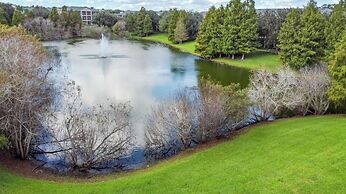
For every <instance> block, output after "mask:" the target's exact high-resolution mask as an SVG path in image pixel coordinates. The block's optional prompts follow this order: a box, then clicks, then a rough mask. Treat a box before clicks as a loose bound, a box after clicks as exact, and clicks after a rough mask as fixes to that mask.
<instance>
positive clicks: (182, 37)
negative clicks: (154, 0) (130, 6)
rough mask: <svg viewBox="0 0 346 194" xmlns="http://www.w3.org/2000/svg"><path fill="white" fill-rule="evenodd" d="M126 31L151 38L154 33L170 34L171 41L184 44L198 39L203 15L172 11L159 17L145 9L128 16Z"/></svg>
mask: <svg viewBox="0 0 346 194" xmlns="http://www.w3.org/2000/svg"><path fill="white" fill-rule="evenodd" d="M125 22H126V30H127V31H128V32H131V33H135V34H136V35H138V36H141V37H144V36H149V35H151V34H153V33H159V32H161V33H168V36H169V40H171V41H172V42H176V43H182V42H184V41H187V40H194V39H195V38H196V37H197V33H198V31H199V26H200V23H201V22H202V15H201V14H200V13H198V12H187V11H185V10H177V9H171V10H169V11H165V12H163V13H162V14H161V16H159V15H158V14H157V13H156V12H154V11H148V10H146V9H145V8H144V7H142V8H141V10H140V11H139V12H137V13H131V14H129V15H127V16H126V18H125Z"/></svg>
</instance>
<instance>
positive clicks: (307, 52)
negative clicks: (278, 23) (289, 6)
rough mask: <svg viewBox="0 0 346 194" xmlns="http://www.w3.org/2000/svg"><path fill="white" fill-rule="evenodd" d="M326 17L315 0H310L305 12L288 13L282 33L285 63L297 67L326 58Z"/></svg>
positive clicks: (280, 36)
mask: <svg viewBox="0 0 346 194" xmlns="http://www.w3.org/2000/svg"><path fill="white" fill-rule="evenodd" d="M325 26H326V18H325V17H324V16H323V14H322V13H321V12H320V11H319V9H318V7H317V4H316V2H315V1H313V0H310V1H309V3H308V5H307V7H306V8H305V10H304V12H303V14H301V15H300V14H299V10H293V11H291V13H289V14H288V16H287V18H286V21H285V22H284V24H283V26H282V28H281V30H280V34H279V42H280V45H279V47H280V49H281V50H280V56H281V59H282V61H283V63H284V64H287V65H290V66H291V67H294V68H296V69H300V68H302V67H305V66H309V65H313V64H316V63H318V62H321V61H324V60H325V54H326V52H325V47H326V38H325Z"/></svg>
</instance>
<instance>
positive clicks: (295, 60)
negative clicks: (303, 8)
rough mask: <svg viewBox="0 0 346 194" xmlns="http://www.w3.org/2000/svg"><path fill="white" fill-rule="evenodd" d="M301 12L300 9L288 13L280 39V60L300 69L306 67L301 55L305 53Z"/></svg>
mask: <svg viewBox="0 0 346 194" xmlns="http://www.w3.org/2000/svg"><path fill="white" fill-rule="evenodd" d="M300 17H301V12H300V10H299V9H293V10H292V11H291V12H290V13H288V15H287V17H286V20H285V22H284V23H283V25H282V27H281V30H280V33H279V36H278V39H279V45H278V46H279V48H280V52H279V55H280V58H281V60H282V62H283V64H285V65H289V66H291V67H296V68H300V67H301V66H303V65H304V63H305V61H304V60H303V58H302V56H300V55H301V53H302V52H305V49H304V47H303V46H302V45H301V41H300V37H301V28H302V26H301V23H300Z"/></svg>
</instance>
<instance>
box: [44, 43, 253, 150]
mask: <svg viewBox="0 0 346 194" xmlns="http://www.w3.org/2000/svg"><path fill="white" fill-rule="evenodd" d="M99 43H100V42H99V40H85V41H83V42H78V43H76V44H74V45H69V44H68V43H67V42H64V41H59V42H46V43H45V45H46V46H50V47H55V48H57V49H58V50H59V52H60V53H63V55H62V61H61V63H62V68H63V69H67V76H68V78H69V79H72V80H74V81H76V83H77V84H78V85H80V86H81V88H82V100H83V101H84V102H85V103H86V104H88V105H90V106H92V105H96V104H97V103H103V102H105V101H106V100H108V99H109V100H113V101H116V102H130V104H131V105H132V106H133V108H134V109H133V122H132V123H133V128H134V130H135V131H134V132H135V134H136V137H137V142H138V144H142V143H143V139H144V138H143V134H144V131H143V130H144V124H145V115H146V114H148V113H149V111H150V109H151V107H152V105H153V104H155V103H156V102H157V101H159V100H163V99H165V98H167V97H169V96H170V95H172V94H174V93H175V92H176V91H177V90H179V89H183V88H185V87H193V86H197V85H198V80H199V78H200V77H208V75H210V78H211V79H213V80H214V81H218V82H220V83H222V84H223V85H227V84H230V83H239V84H240V85H241V86H242V87H246V86H247V85H248V83H249V75H250V73H249V71H247V70H244V69H239V68H233V67H229V66H223V65H218V64H215V63H212V62H209V61H206V60H202V59H200V58H198V57H196V56H193V55H190V54H186V53H181V52H178V51H176V50H172V49H169V48H166V47H163V46H161V45H159V44H149V43H141V42H137V41H127V40H117V41H110V43H109V45H108V48H109V52H110V54H109V57H108V58H100V57H99V56H98V53H99V49H100V47H99Z"/></svg>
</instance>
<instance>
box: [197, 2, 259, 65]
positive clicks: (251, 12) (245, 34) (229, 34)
mask: <svg viewBox="0 0 346 194" xmlns="http://www.w3.org/2000/svg"><path fill="white" fill-rule="evenodd" d="M256 46H257V16H256V10H255V2H254V1H252V0H249V1H245V2H241V1H240V0H231V1H230V3H229V4H228V5H227V7H226V8H224V7H222V6H221V7H220V8H218V9H216V8H215V7H212V8H211V9H210V10H209V12H208V13H207V16H206V18H205V20H204V21H203V23H202V26H201V30H200V32H199V34H198V37H197V47H196V51H197V52H199V53H201V55H202V56H203V57H208V58H213V57H215V56H218V57H221V56H223V55H225V56H232V59H234V55H236V54H241V55H242V59H244V58H245V54H249V53H250V52H252V51H254V50H255V48H256Z"/></svg>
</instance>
